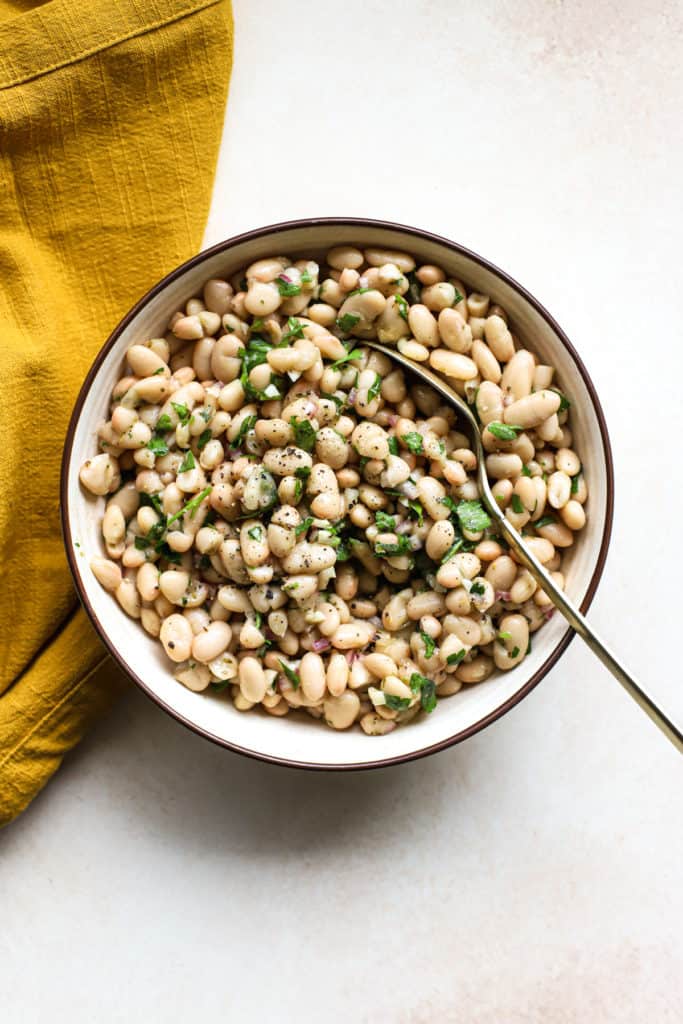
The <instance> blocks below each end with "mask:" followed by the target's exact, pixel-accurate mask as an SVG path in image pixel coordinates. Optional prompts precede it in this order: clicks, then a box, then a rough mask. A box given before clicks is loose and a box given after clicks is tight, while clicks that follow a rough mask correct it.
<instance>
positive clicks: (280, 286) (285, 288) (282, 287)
mask: <svg viewBox="0 0 683 1024" xmlns="http://www.w3.org/2000/svg"><path fill="white" fill-rule="evenodd" d="M275 283H276V285H277V290H278V291H279V293H280V295H282V296H283V297H284V298H286V299H290V298H291V297H292V296H293V295H299V294H300V292H301V285H300V284H296V283H295V282H294V281H290V279H289V278H288V277H287V275H286V274H279V275H278V277H277V278H276V279H275Z"/></svg>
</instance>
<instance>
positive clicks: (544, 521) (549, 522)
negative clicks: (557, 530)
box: [531, 516, 557, 530]
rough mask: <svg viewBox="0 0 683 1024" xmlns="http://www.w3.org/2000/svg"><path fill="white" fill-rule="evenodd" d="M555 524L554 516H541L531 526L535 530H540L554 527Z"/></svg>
mask: <svg viewBox="0 0 683 1024" xmlns="http://www.w3.org/2000/svg"><path fill="white" fill-rule="evenodd" d="M556 523H557V520H556V519H555V516H541V518H540V519H537V520H536V522H535V523H532V524H531V525H532V526H533V527H535V529H537V530H541V529H542V528H543V527H544V526H555V524H556Z"/></svg>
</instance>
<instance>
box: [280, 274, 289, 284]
mask: <svg viewBox="0 0 683 1024" xmlns="http://www.w3.org/2000/svg"><path fill="white" fill-rule="evenodd" d="M277 279H278V281H284V282H285V284H291V283H292V279H291V277H287V275H286V274H278V275H277Z"/></svg>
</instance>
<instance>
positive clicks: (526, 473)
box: [522, 466, 531, 476]
mask: <svg viewBox="0 0 683 1024" xmlns="http://www.w3.org/2000/svg"><path fill="white" fill-rule="evenodd" d="M522 476H531V470H530V469H529V467H528V466H522Z"/></svg>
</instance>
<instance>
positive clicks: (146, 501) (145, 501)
mask: <svg viewBox="0 0 683 1024" xmlns="http://www.w3.org/2000/svg"><path fill="white" fill-rule="evenodd" d="M140 505H141V506H142V508H145V507H149V508H153V509H154V511H155V512H158V513H159V514H160V515H161V514H162V505H161V498H160V497H159V495H158V494H147V493H146V492H145V491H140Z"/></svg>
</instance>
